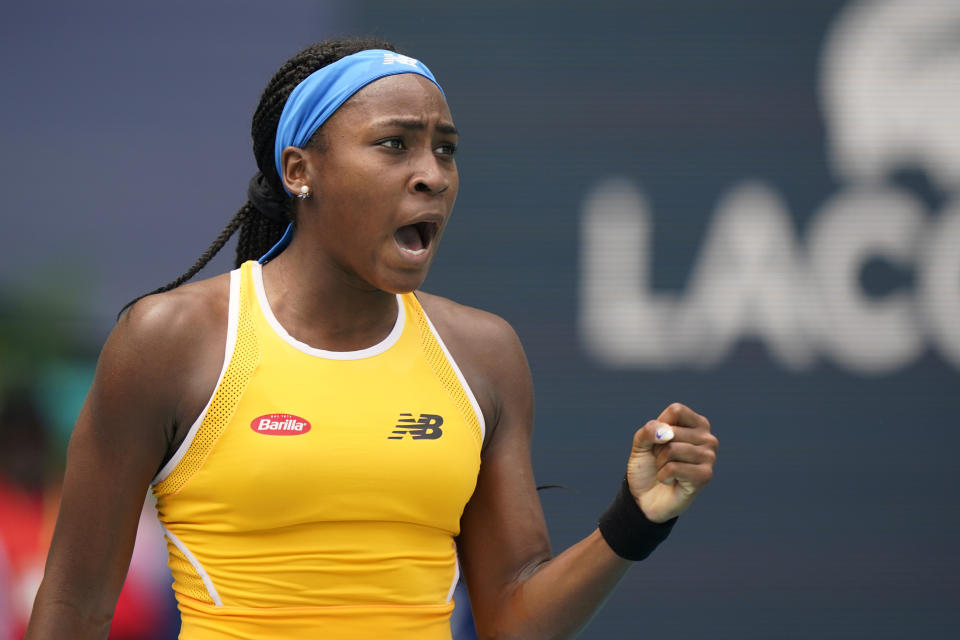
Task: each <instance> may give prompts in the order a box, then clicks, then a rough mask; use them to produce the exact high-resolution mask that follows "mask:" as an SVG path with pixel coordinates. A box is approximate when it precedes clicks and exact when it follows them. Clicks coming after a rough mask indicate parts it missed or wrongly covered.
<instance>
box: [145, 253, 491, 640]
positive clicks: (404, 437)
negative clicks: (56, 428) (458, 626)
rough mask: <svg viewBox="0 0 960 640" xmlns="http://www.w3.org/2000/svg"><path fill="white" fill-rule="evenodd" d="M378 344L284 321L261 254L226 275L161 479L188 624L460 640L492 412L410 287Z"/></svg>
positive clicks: (205, 631)
mask: <svg viewBox="0 0 960 640" xmlns="http://www.w3.org/2000/svg"><path fill="white" fill-rule="evenodd" d="M397 305H398V314H397V321H396V324H395V326H394V328H393V330H392V332H391V333H390V335H389V336H387V338H386V339H385V340H383V341H382V342H381V343H379V344H377V345H374V346H372V347H370V348H368V349H363V350H361V351H350V352H331V351H324V350H320V349H314V348H312V347H310V346H308V345H306V344H303V343H301V342H299V341H297V340H296V339H294V338H293V337H291V336H290V335H289V334H288V333H287V332H286V331H285V330H284V328H283V327H282V326H281V325H280V324H279V323H278V322H277V320H276V318H275V317H274V315H273V313H272V311H271V310H270V306H269V303H268V302H267V298H266V295H265V294H264V289H263V280H262V277H261V273H260V265H259V264H257V263H255V262H248V263H246V264H244V265H243V266H242V267H241V268H240V269H238V270H236V271H234V272H232V273H231V274H230V307H229V308H230V311H229V325H228V327H229V330H228V336H227V346H226V354H225V358H224V366H223V370H222V372H221V374H220V380H219V381H218V382H217V386H216V389H215V391H214V393H213V396H212V397H211V398H210V401H209V403H208V404H207V407H206V408H205V409H204V411H203V413H202V414H201V415H200V417H199V418H198V419H197V421H196V422H195V423H194V424H193V426H192V427H191V429H190V430H189V433H188V435H187V438H186V440H185V441H184V443H183V445H182V446H181V447H180V449H179V450H178V451H177V453H176V455H175V456H174V457H173V458H172V459H171V460H170V461H169V463H168V464H167V465H166V466H165V467H164V468H163V469H162V470H161V471H160V473H159V474H158V475H157V477H156V478H155V479H154V485H153V491H154V495H155V496H156V498H157V510H158V514H159V517H160V521H161V523H162V524H163V526H164V528H165V530H166V535H167V539H168V543H167V548H168V551H169V555H170V569H171V570H172V572H173V588H174V591H175V592H176V597H177V602H178V605H179V608H180V612H181V619H182V627H181V634H180V638H181V639H183V640H207V639H220V638H231V639H245V638H249V639H250V640H254V639H256V640H262V639H265V638H284V639H298V638H310V639H314V638H325V639H328V640H335V639H338V638H364V639H366V638H378V639H390V638H417V639H423V640H433V639H440V638H443V639H444V640H449V638H450V626H449V616H450V612H451V610H452V609H453V602H452V594H453V589H454V586H455V585H456V582H457V578H458V568H457V555H456V548H455V545H454V536H456V535H457V534H458V533H459V531H460V516H461V515H462V513H463V508H464V506H465V505H466V503H467V500H469V498H470V496H471V494H472V493H473V490H474V487H475V484H476V479H477V473H478V472H479V468H480V447H481V444H482V440H483V430H484V425H483V416H482V414H481V413H480V410H479V407H478V405H477V402H476V399H475V398H474V396H473V393H472V392H471V391H470V388H469V386H468V385H467V383H466V381H465V380H464V378H463V375H462V374H461V372H460V370H459V368H458V367H457V365H456V363H455V362H454V361H453V358H452V357H451V356H450V354H449V352H448V351H447V349H446V347H445V346H444V344H443V341H442V340H441V339H440V336H439V335H438V334H437V331H436V329H435V328H434V327H433V325H432V324H431V322H430V320H429V319H428V318H427V316H426V314H425V313H424V311H423V309H422V308H421V307H420V304H419V302H418V301H417V299H416V296H414V295H413V294H404V295H398V296H397Z"/></svg>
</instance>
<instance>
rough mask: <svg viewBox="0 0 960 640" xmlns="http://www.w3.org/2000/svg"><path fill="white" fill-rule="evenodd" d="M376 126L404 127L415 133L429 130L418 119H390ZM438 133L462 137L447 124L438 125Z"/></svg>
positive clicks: (454, 128) (379, 121)
mask: <svg viewBox="0 0 960 640" xmlns="http://www.w3.org/2000/svg"><path fill="white" fill-rule="evenodd" d="M374 125H375V126H378V127H402V128H404V129H412V130H414V131H424V130H426V128H427V124H426V123H425V122H424V121H423V120H418V119H416V118H390V119H387V120H378V121H376V122H374ZM437 131H439V132H440V133H445V134H447V135H452V136H459V135H460V132H459V131H457V128H456V127H455V126H453V125H452V124H447V123H445V122H440V123H438V124H437Z"/></svg>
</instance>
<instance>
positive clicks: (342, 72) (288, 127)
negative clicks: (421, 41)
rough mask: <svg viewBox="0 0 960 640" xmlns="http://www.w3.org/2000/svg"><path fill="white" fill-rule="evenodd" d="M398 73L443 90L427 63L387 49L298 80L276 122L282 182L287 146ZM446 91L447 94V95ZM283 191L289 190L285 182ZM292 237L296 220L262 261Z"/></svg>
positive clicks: (348, 59)
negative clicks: (364, 91)
mask: <svg viewBox="0 0 960 640" xmlns="http://www.w3.org/2000/svg"><path fill="white" fill-rule="evenodd" d="M398 73H416V74H417V75H421V76H423V77H424V78H426V79H428V80H429V81H430V82H432V83H433V84H435V85H437V88H438V89H440V93H443V87H441V86H440V85H439V83H437V79H436V78H434V77H433V74H432V73H430V69H427V66H426V65H425V64H423V63H422V62H420V61H419V60H416V59H414V58H410V57H408V56H404V55H401V54H399V53H394V52H393V51H386V50H384V49H367V50H365V51H360V52H359V53H354V54H353V55H349V56H345V57H343V58H340V59H339V60H337V61H336V62H333V63H331V64H328V65H327V66H325V67H323V68H322V69H318V70H317V71H314V72H313V73H312V74H310V75H309V76H307V77H306V79H305V80H304V81H303V82H301V83H300V84H298V85H297V86H296V87H295V88H294V90H293V91H292V92H291V93H290V97H289V98H287V102H286V104H284V105H283V113H281V114H280V122H279V123H278V124H277V138H276V142H275V143H274V146H273V159H274V163H275V164H276V166H277V175H278V176H280V180H281V184H282V182H283V168H282V167H281V163H280V159H281V156H282V155H283V150H284V149H286V148H287V147H300V148H303V146H304V145H306V144H307V141H309V140H310V137H311V136H312V135H313V134H314V133H315V132H316V131H317V129H319V128H320V125H322V124H323V123H324V122H326V121H327V119H328V118H329V117H330V116H332V115H333V114H334V112H335V111H336V110H337V109H339V108H340V107H341V106H342V105H343V103H344V102H346V101H347V100H348V99H349V98H350V96H352V95H353V94H355V93H356V92H357V91H360V89H362V88H364V87H365V86H367V85H368V84H370V83H371V82H373V81H374V80H379V79H380V78H383V77H386V76H392V75H395V74H398ZM445 95H446V94H444V96H445ZM283 189H284V191H286V192H287V193H288V194H290V195H293V194H292V193H290V190H289V189H287V187H286V185H284V186H283ZM292 238H293V223H290V224H289V225H287V230H286V231H285V232H284V234H283V237H282V238H280V241H279V242H277V244H275V245H273V247H271V248H270V250H269V251H267V253H265V254H264V255H263V256H261V257H260V260H259V261H258V262H260V264H265V263H266V262H268V261H269V260H272V259H273V258H275V257H277V255H279V254H280V252H281V251H283V250H284V249H286V248H287V245H288V244H290V240H291V239H292Z"/></svg>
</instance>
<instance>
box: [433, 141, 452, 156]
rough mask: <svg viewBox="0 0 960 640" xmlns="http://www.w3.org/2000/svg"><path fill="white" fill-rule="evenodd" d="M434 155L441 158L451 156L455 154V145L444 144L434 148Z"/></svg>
mask: <svg viewBox="0 0 960 640" xmlns="http://www.w3.org/2000/svg"><path fill="white" fill-rule="evenodd" d="M433 151H434V153H436V154H437V155H441V156H452V155H453V154H455V153H456V152H457V145H455V144H453V143H449V142H448V143H444V144H441V145H439V146H438V147H436V148H435V149H434V150H433Z"/></svg>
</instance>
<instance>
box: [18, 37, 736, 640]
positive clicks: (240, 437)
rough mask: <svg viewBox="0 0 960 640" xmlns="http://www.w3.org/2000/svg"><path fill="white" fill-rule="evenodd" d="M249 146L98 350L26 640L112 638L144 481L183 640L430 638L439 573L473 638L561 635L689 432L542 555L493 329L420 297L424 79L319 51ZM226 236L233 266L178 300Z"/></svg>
mask: <svg viewBox="0 0 960 640" xmlns="http://www.w3.org/2000/svg"><path fill="white" fill-rule="evenodd" d="M253 138H254V153H255V155H256V158H257V164H258V166H259V167H260V173H259V174H258V175H257V176H256V177H255V178H254V179H253V180H252V181H251V183H250V187H249V190H248V193H249V201H248V203H247V204H246V205H244V207H243V208H241V210H240V211H239V212H238V213H237V215H236V216H235V217H234V219H233V220H232V221H231V222H230V224H229V225H228V226H227V228H226V229H225V231H224V232H223V233H222V234H221V236H220V238H218V239H217V241H216V242H215V243H214V244H213V245H212V246H211V248H210V249H209V250H208V251H207V253H206V254H205V255H204V256H203V257H202V258H201V260H200V261H198V263H197V265H195V266H194V268H193V269H191V270H190V271H189V272H188V273H187V274H185V275H184V276H183V277H181V278H179V279H178V280H176V281H174V282H173V283H171V285H168V286H167V287H164V288H163V290H161V291H160V292H155V293H156V295H150V296H148V297H144V298H143V299H140V300H139V301H137V302H136V304H134V305H133V306H132V307H131V308H130V311H129V312H128V313H127V314H126V315H125V316H124V317H122V318H121V320H120V321H119V322H118V324H117V326H116V328H115V329H114V331H113V333H112V334H111V336H110V338H109V339H108V341H107V343H106V345H105V346H104V350H103V353H102V355H101V358H100V362H99V364H98V368H97V374H96V379H95V381H94V384H93V387H92V389H91V391H90V395H89V397H88V399H87V402H86V405H85V406H84V408H83V411H82V412H81V415H80V417H79V420H78V422H77V426H76V429H75V431H74V434H73V437H72V440H71V444H70V451H69V459H68V465H67V472H66V479H65V485H64V490H63V501H62V506H61V509H60V514H59V519H58V523H57V528H56V531H55V534H54V539H53V543H52V545H51V549H50V554H49V557H48V562H47V567H46V574H45V576H44V580H43V584H42V585H41V587H40V591H39V593H38V595H37V599H36V603H35V606H34V612H33V618H32V621H31V626H30V628H29V630H28V638H31V639H39V638H63V637H71V638H104V637H106V635H107V632H108V629H109V625H110V619H111V615H112V610H113V606H114V603H115V601H116V598H117V593H118V592H119V590H120V587H121V585H122V583H123V579H124V573H125V571H126V567H127V563H128V561H129V557H130V552H131V548H132V546H133V541H134V533H135V531H136V523H137V517H138V515H139V513H140V506H141V503H142V501H143V495H144V492H145V491H146V490H147V488H148V487H150V486H152V489H153V492H154V494H155V495H156V497H157V506H158V513H159V517H160V520H161V522H162V523H163V525H164V527H165V529H166V532H167V537H168V549H169V552H170V566H171V569H172V571H173V575H174V590H175V591H176V595H177V600H178V603H179V607H180V611H181V617H182V631H181V637H182V638H185V639H188V640H195V639H205V638H317V637H323V638H418V639H432V638H449V637H450V631H449V623H448V619H449V614H450V611H451V609H452V607H453V603H452V602H451V594H452V592H453V587H454V585H455V584H456V582H457V577H458V572H459V569H458V561H457V560H458V557H459V565H460V566H462V568H463V573H464V576H465V579H466V582H467V585H468V589H469V593H470V600H471V605H472V609H473V614H474V619H475V623H476V626H477V630H478V633H479V635H480V636H481V637H484V638H486V637H503V638H525V639H530V638H556V637H569V636H571V635H574V634H575V633H576V632H577V630H579V629H580V628H581V627H582V626H583V625H584V624H585V623H586V622H587V621H588V620H589V618H590V617H591V615H592V614H593V613H594V612H595V611H596V609H597V608H598V607H599V606H600V604H601V603H602V602H603V600H604V598H605V597H606V596H607V595H608V594H609V593H610V591H611V590H612V589H613V587H614V585H615V584H616V583H617V581H618V580H619V579H620V578H621V577H622V576H623V575H624V573H625V572H626V571H627V569H628V568H629V567H630V566H631V563H632V561H634V560H638V559H642V558H643V557H645V556H646V555H647V554H649V553H650V552H651V551H652V550H653V548H654V547H655V546H656V544H657V543H658V542H660V541H661V540H662V539H663V538H664V537H665V536H666V534H667V533H668V532H669V529H670V527H671V526H672V523H673V519H675V518H676V516H677V515H678V514H680V513H681V512H682V511H684V510H685V509H686V508H687V507H688V506H689V505H690V502H691V501H692V500H693V498H694V496H695V495H696V493H697V492H698V491H699V490H700V489H701V488H702V487H703V486H704V485H705V484H706V483H707V482H708V481H709V479H710V477H711V475H712V468H713V462H714V459H715V455H716V449H717V440H716V438H715V437H714V436H713V435H712V434H711V433H710V426H709V423H708V422H707V420H706V419H705V418H703V417H702V416H700V415H698V414H696V413H695V412H693V411H692V410H690V409H688V408H687V407H684V406H682V405H679V404H674V405H671V406H670V407H668V408H667V409H666V410H665V411H663V413H661V414H660V416H659V417H658V418H657V419H656V420H651V421H650V422H648V423H647V424H646V425H645V426H644V427H642V428H641V429H639V430H638V431H637V432H636V434H635V435H634V438H633V447H632V450H631V452H630V454H629V460H628V463H627V467H626V474H625V478H624V482H623V486H622V487H621V492H620V494H619V495H618V496H617V498H616V499H615V500H614V502H613V504H612V505H611V507H610V509H609V510H608V511H607V512H606V513H605V514H604V515H603V516H602V517H601V519H600V526H599V528H598V530H596V531H594V532H593V533H592V534H591V535H590V536H588V537H587V538H586V539H584V540H582V541H581V542H579V543H577V544H576V545H574V546H573V547H571V548H570V549H568V550H566V551H565V552H563V553H562V554H560V555H558V556H556V557H554V556H552V554H551V551H550V546H549V540H548V536H547V530H546V526H545V523H544V519H543V514H542V512H541V508H540V503H539V500H538V498H537V493H536V489H535V487H534V482H533V473H532V470H531V463H530V440H531V431H532V423H533V390H532V385H531V381H530V374H529V371H528V367H527V363H526V359H525V357H524V354H523V350H522V348H521V346H520V343H519V341H518V340H517V337H516V335H515V333H514V332H513V330H512V329H511V328H510V327H509V325H507V323H505V322H504V321H503V320H501V319H500V318H498V317H496V316H494V315H491V314H489V313H485V312H483V311H479V310H477V309H472V308H468V307H464V306H461V305H458V304H456V303H454V302H452V301H450V300H446V299H443V298H439V297H437V296H432V295H429V294H426V293H422V292H420V291H417V288H418V287H419V286H420V285H421V283H422V282H423V281H424V279H425V277H426V275H427V269H428V268H429V266H430V262H431V260H432V259H433V256H434V254H435V252H436V250H437V245H438V243H439V240H440V237H441V236H442V234H443V231H444V228H445V227H446V224H447V221H448V219H449V216H450V212H451V210H452V209H453V204H454V201H455V199H456V196H457V188H458V180H459V178H458V174H457V166H456V162H455V159H454V152H455V149H456V145H457V130H456V128H455V126H454V123H453V119H452V117H451V115H450V111H449V109H448V107H447V103H446V100H445V98H444V94H443V91H442V90H441V88H440V85H439V84H437V81H436V79H435V78H434V77H433V75H432V74H431V73H430V71H429V70H428V69H427V68H426V67H425V66H424V65H423V64H422V63H420V62H419V61H417V60H414V59H413V58H409V57H407V56H403V55H400V54H398V53H395V52H394V47H392V46H391V45H390V44H389V43H385V42H375V41H336V42H327V43H321V44H319V45H315V46H313V47H310V48H309V49H307V50H305V51H303V52H301V53H300V54H298V55H297V56H295V57H294V58H292V59H291V60H290V61H288V62H287V63H286V64H285V65H284V66H283V67H281V68H280V70H279V71H278V72H277V74H276V76H275V77H274V78H273V79H272V80H271V82H270V84H269V85H268V86H267V88H266V90H265V91H264V94H263V96H262V98H261V101H260V105H259V107H258V109H257V111H256V113H255V115H254V118H253ZM238 227H239V228H240V240H239V243H238V257H237V264H238V269H237V270H236V271H234V272H232V273H230V274H225V275H221V276H218V277H214V278H211V279H209V280H203V281H200V282H196V283H192V284H186V285H183V286H180V285H181V283H182V282H184V281H185V280H187V279H189V278H190V277H192V275H193V274H194V273H196V271H197V270H199V269H200V268H201V267H202V266H203V264H205V263H206V261H207V260H209V258H210V257H211V256H212V255H213V254H214V253H215V252H216V251H217V250H218V249H219V248H220V247H221V246H222V245H223V244H224V242H225V241H226V240H227V239H228V238H229V237H230V235H231V234H232V233H233V232H234V230H236V229H237V228H238ZM285 230H286V232H285ZM281 236H283V239H282V240H281ZM258 258H260V261H257V259H258ZM224 345H226V348H225V347H224Z"/></svg>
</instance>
